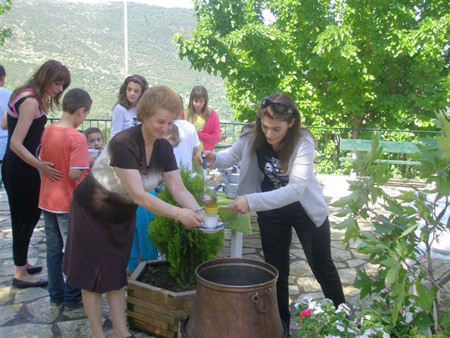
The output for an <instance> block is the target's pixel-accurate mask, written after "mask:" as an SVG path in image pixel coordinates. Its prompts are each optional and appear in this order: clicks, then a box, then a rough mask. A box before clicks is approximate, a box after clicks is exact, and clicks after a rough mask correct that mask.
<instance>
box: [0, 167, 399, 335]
mask: <svg viewBox="0 0 450 338" xmlns="http://www.w3.org/2000/svg"><path fill="white" fill-rule="evenodd" d="M319 178H320V180H321V182H322V184H323V186H324V195H325V197H326V199H327V202H332V201H335V200H336V199H338V198H340V197H342V196H345V195H347V187H348V184H347V181H346V180H347V179H348V177H345V176H330V175H320V176H319ZM387 189H392V192H393V193H395V190H396V189H397V190H398V189H401V187H388V188H387ZM334 213H335V210H334V209H333V208H332V207H330V221H331V227H332V230H331V240H332V242H331V243H332V254H333V258H334V260H335V264H336V265H337V268H338V270H339V274H340V277H341V280H342V283H343V286H344V293H345V295H346V298H347V301H348V302H349V303H350V304H353V305H361V301H360V300H359V290H358V289H356V288H354V287H353V286H352V284H353V282H354V281H355V278H356V271H357V270H359V269H362V268H365V269H366V270H368V271H376V269H377V267H376V266H374V265H372V264H371V263H370V262H369V261H368V259H367V257H365V256H363V255H360V254H358V253H356V252H355V248H356V246H357V243H353V244H351V245H346V246H343V244H342V239H343V237H344V231H341V230H336V229H333V225H335V224H336V223H337V222H338V221H339V219H338V218H337V217H335V216H334ZM255 217H256V216H255V215H254V218H253V222H252V224H253V230H254V232H253V234H252V235H249V236H244V248H243V256H244V257H245V258H252V259H258V260H262V259H263V258H262V257H263V256H262V250H261V244H260V240H259V233H258V227H257V226H256V224H255V223H256V220H255ZM225 235H226V241H225V246H224V250H223V252H222V253H221V255H220V256H222V257H224V256H225V257H226V256H229V254H230V247H229V238H230V233H229V232H228V231H226V234H225ZM293 239H294V240H293V243H292V248H291V259H292V262H291V276H290V296H291V301H292V302H295V301H296V300H297V299H299V298H300V297H302V296H304V295H307V294H308V295H312V296H318V297H323V296H322V293H321V291H320V287H319V285H318V284H317V282H316V281H315V278H314V277H313V275H312V272H311V270H310V268H309V266H308V264H307V262H306V258H305V255H304V253H303V250H302V248H301V245H300V243H299V241H298V238H297V236H295V235H294V236H293ZM0 244H1V245H0V337H41V338H45V337H74V338H75V337H77V338H78V337H89V336H90V328H89V323H88V321H87V318H86V315H85V313H84V310H83V308H79V309H76V310H72V311H67V310H66V309H65V308H64V306H53V305H50V301H49V297H48V292H47V290H46V289H45V288H30V289H16V288H13V287H11V281H12V274H13V261H12V250H11V225H10V215H9V207H8V202H7V197H6V194H5V191H4V189H1V191H0ZM29 257H30V262H31V263H32V264H37V265H42V266H44V270H43V273H44V275H45V273H46V269H45V266H46V258H45V236H44V229H43V220H42V219H41V221H40V222H39V224H38V226H37V227H36V230H35V232H34V234H33V237H32V241H31V245H30V251H29ZM103 301H104V307H103V308H104V311H103V318H104V324H103V326H104V330H105V332H106V334H107V336H108V337H110V336H111V334H112V328H111V321H110V319H109V313H108V307H107V306H106V300H105V298H104V299H103ZM132 333H133V334H135V336H136V337H138V338H141V337H151V336H150V335H149V334H146V333H144V332H140V331H133V332H132Z"/></svg>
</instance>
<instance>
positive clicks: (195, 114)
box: [186, 86, 220, 151]
mask: <svg viewBox="0 0 450 338" xmlns="http://www.w3.org/2000/svg"><path fill="white" fill-rule="evenodd" d="M208 102H209V98H208V91H207V90H206V88H205V87H203V86H196V87H194V88H193V89H192V91H191V96H190V98H189V106H188V114H187V116H186V120H188V121H189V122H191V123H192V124H193V125H194V126H195V129H197V133H198V138H199V139H200V141H201V142H202V149H200V150H211V151H212V150H214V146H215V145H216V144H217V143H218V142H219V141H220V122H219V116H218V115H217V113H216V111H215V110H214V109H210V108H209V106H208Z"/></svg>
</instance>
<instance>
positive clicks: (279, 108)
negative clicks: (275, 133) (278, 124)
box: [261, 97, 293, 115]
mask: <svg viewBox="0 0 450 338" xmlns="http://www.w3.org/2000/svg"><path fill="white" fill-rule="evenodd" d="M269 106H272V107H273V109H275V111H276V113H277V114H281V115H287V114H292V113H293V111H292V108H291V106H289V104H288V103H286V102H282V101H272V100H271V99H269V98H268V97H265V98H263V99H262V101H261V107H262V108H263V109H265V108H267V107H269Z"/></svg>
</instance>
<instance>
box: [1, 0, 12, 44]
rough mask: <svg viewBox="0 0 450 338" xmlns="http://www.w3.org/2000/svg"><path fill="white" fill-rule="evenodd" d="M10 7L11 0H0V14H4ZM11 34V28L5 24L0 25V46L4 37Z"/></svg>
mask: <svg viewBox="0 0 450 338" xmlns="http://www.w3.org/2000/svg"><path fill="white" fill-rule="evenodd" d="M10 9H11V0H1V1H0V16H2V15H4V14H5V13H6V12H7V11H9V10H10ZM10 36H11V29H10V28H8V27H6V26H5V25H3V24H1V25H0V46H3V44H4V43H5V40H6V38H9V37H10Z"/></svg>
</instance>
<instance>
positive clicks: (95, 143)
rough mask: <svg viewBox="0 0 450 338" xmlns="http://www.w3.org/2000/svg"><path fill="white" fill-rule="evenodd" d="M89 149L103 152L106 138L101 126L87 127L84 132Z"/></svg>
mask: <svg viewBox="0 0 450 338" xmlns="http://www.w3.org/2000/svg"><path fill="white" fill-rule="evenodd" d="M83 133H84V136H86V140H87V143H88V148H89V149H95V150H98V151H99V152H101V151H102V150H103V147H104V146H105V138H104V137H103V133H102V131H101V130H100V129H99V128H96V127H91V128H88V129H86V130H85V131H84V132H83Z"/></svg>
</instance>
